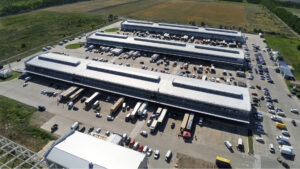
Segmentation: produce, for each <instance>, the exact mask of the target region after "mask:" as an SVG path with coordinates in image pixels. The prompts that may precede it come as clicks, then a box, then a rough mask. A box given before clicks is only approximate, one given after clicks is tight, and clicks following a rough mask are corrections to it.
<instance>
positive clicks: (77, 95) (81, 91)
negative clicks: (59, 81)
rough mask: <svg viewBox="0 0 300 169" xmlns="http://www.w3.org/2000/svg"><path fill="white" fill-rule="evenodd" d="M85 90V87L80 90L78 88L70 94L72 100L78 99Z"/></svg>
mask: <svg viewBox="0 0 300 169" xmlns="http://www.w3.org/2000/svg"><path fill="white" fill-rule="evenodd" d="M83 91H84V89H83V88H80V89H79V90H77V91H76V92H75V93H73V94H72V95H71V96H70V100H71V101H73V100H75V99H77V98H78V97H79V96H80V95H81V94H82V93H83Z"/></svg>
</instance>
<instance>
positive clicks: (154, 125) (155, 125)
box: [150, 120, 158, 133]
mask: <svg viewBox="0 0 300 169" xmlns="http://www.w3.org/2000/svg"><path fill="white" fill-rule="evenodd" d="M157 124H158V123H157V120H153V122H152V123H151V126H150V131H151V132H152V133H153V132H154V131H155V129H156V127H157Z"/></svg>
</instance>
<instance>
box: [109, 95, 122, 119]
mask: <svg viewBox="0 0 300 169" xmlns="http://www.w3.org/2000/svg"><path fill="white" fill-rule="evenodd" d="M123 102H124V97H121V98H119V99H118V100H117V101H116V103H115V104H114V105H113V106H112V107H111V108H110V115H113V114H114V113H115V112H116V111H117V110H118V109H119V108H120V106H121V105H122V103H123Z"/></svg>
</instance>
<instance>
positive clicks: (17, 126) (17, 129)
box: [0, 96, 55, 152]
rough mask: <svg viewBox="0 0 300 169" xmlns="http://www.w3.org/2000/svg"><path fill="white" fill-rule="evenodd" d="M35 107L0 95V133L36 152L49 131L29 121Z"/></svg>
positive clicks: (47, 139) (44, 141)
mask: <svg viewBox="0 0 300 169" xmlns="http://www.w3.org/2000/svg"><path fill="white" fill-rule="evenodd" d="M36 111H37V110H36V108H34V107H30V106H27V105H24V104H22V103H19V102H17V101H15V100H12V99H9V98H6V97H3V96H0V122H1V123H0V134H1V135H2V136H4V137H7V138H8V139H11V140H13V141H15V142H17V143H19V144H21V145H24V146H25V147H27V148H29V149H31V150H33V151H35V152H37V151H39V150H40V149H41V148H43V146H44V145H45V144H47V143H48V141H49V140H53V139H55V137H54V136H52V135H51V134H50V133H48V132H46V131H44V130H42V129H40V128H39V127H36V126H33V125H31V124H30V123H29V121H30V119H31V117H32V115H33V113H34V112H36Z"/></svg>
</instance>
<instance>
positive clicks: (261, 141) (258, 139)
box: [255, 137, 265, 143]
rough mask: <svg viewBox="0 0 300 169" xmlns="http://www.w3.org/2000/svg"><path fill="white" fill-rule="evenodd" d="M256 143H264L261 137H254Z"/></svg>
mask: <svg viewBox="0 0 300 169" xmlns="http://www.w3.org/2000/svg"><path fill="white" fill-rule="evenodd" d="M255 140H256V141H258V142H260V143H264V142H265V141H264V139H263V138H262V137H256V138H255Z"/></svg>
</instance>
